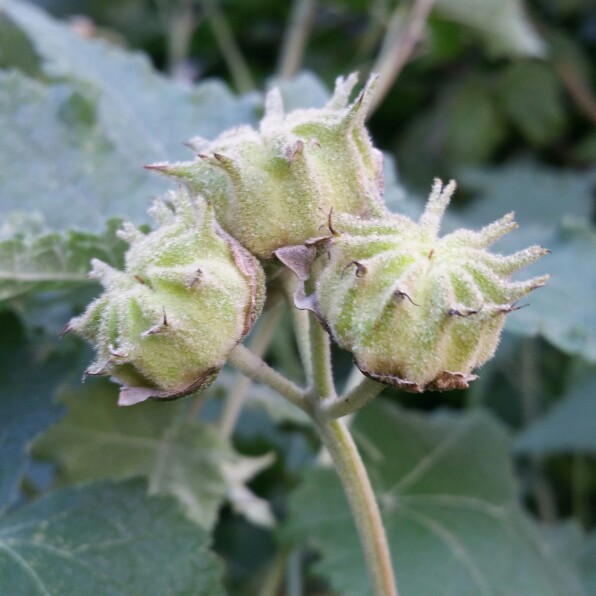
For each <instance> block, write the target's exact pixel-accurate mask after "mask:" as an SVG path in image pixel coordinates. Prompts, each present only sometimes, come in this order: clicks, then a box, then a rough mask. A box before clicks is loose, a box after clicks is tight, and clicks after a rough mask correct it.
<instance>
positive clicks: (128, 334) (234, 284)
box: [66, 192, 264, 405]
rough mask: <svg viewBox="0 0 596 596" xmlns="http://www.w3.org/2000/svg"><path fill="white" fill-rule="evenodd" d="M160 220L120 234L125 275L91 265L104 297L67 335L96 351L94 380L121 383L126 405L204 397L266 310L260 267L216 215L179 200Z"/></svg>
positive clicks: (166, 205)
mask: <svg viewBox="0 0 596 596" xmlns="http://www.w3.org/2000/svg"><path fill="white" fill-rule="evenodd" d="M152 215H153V217H154V218H155V219H156V221H158V222H159V224H161V225H160V227H158V228H157V229H156V230H155V231H153V232H151V233H149V234H143V233H142V232H140V231H139V230H137V229H136V228H134V227H133V226H132V225H130V224H128V225H125V226H124V227H123V229H122V232H121V236H122V237H123V238H124V239H125V240H126V241H128V242H129V243H130V248H129V250H128V252H127V255H126V270H125V271H124V272H121V271H116V270H115V269H113V268H111V267H110V266H109V265H106V264H105V263H102V262H101V261H98V260H95V261H94V262H93V271H92V274H91V275H92V276H93V277H95V278H97V279H98V280H99V281H100V282H101V284H102V285H103V286H104V288H105V291H104V293H103V294H102V295H101V296H100V297H99V298H97V299H96V300H95V301H94V302H92V303H91V304H90V305H89V307H88V308H87V311H86V312H85V313H84V314H83V315H81V316H80V317H77V318H75V319H73V320H72V321H71V322H70V323H69V324H68V326H67V329H66V330H67V331H76V332H77V333H80V334H81V335H82V336H83V337H85V338H86V339H87V340H88V341H89V342H91V343H92V344H94V347H95V350H96V353H97V357H96V360H95V362H93V363H92V364H91V365H90V366H89V368H88V369H87V371H86V374H88V375H104V374H105V375H111V376H113V377H115V378H116V380H118V381H119V382H120V383H121V384H122V385H123V388H122V389H121V392H120V404H121V405H131V404H134V403H138V402H140V401H144V400H146V399H148V398H156V399H174V398H177V397H182V396H184V395H188V394H189V393H192V392H194V391H197V390H199V389H202V388H205V387H206V386H207V385H208V384H209V383H211V382H212V381H213V380H214V379H215V377H216V375H217V373H218V372H219V369H220V368H221V367H222V366H223V365H224V364H225V361H226V359H227V356H228V354H229V352H230V350H231V349H232V348H234V346H235V345H236V344H237V343H238V342H240V341H241V340H242V339H243V338H244V336H245V335H246V334H247V333H248V331H249V330H250V328H251V326H252V324H253V323H254V321H255V320H256V318H257V316H258V315H259V313H260V311H261V309H262V306H263V299H264V274H263V271H262V269H261V267H260V265H259V263H258V261H257V260H256V259H255V258H254V257H253V256H252V255H251V254H250V253H249V252H248V251H246V250H245V249H244V248H242V247H241V246H240V245H239V244H238V242H237V241H236V240H234V239H233V238H231V237H230V236H228V234H226V233H225V232H224V231H223V230H222V229H221V228H219V226H218V224H217V222H216V221H215V218H214V215H213V209H212V208H211V207H210V206H208V205H207V204H206V203H204V202H203V201H199V200H193V199H191V197H190V196H189V195H188V194H186V193H185V192H179V193H172V194H170V195H169V196H168V197H167V198H166V200H165V201H164V200H160V201H158V202H156V204H155V205H154V207H153V209H152Z"/></svg>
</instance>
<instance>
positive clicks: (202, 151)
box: [148, 75, 385, 259]
mask: <svg viewBox="0 0 596 596" xmlns="http://www.w3.org/2000/svg"><path fill="white" fill-rule="evenodd" d="M374 83H375V78H371V79H370V80H369V82H368V84H367V85H366V87H365V88H364V89H363V90H362V92H361V93H360V95H359V96H358V97H357V99H356V100H355V101H354V102H353V103H352V104H349V105H348V98H349V96H350V93H351V91H352V89H353V87H354V85H355V84H356V76H355V75H351V76H349V77H348V78H347V79H343V78H339V79H338V80H337V82H336V88H335V93H334V94H333V97H332V98H331V99H330V100H329V102H328V103H327V105H326V106H325V107H324V108H321V109H310V110H296V111H293V112H290V113H288V114H285V113H284V110H283V102H282V99H281V94H280V92H279V90H278V89H273V90H272V91H271V92H270V93H269V94H268V96H267V100H266V112H265V116H264V118H263V120H262V121H261V125H260V127H259V130H258V131H257V130H255V129H253V128H251V127H249V126H241V127H238V128H235V129H232V130H229V131H226V132H225V133H223V134H222V135H220V136H219V137H218V138H217V139H215V140H214V141H212V142H208V141H204V140H203V139H200V140H195V141H193V142H192V146H193V147H194V148H196V149H198V151H199V154H198V158H197V160H196V161H194V162H180V163H171V164H170V163H163V164H156V165H153V166H148V167H150V168H152V169H155V170H158V171H160V172H162V173H165V174H168V175H171V176H174V177H177V178H179V179H181V180H183V181H184V182H185V183H186V184H187V185H188V186H189V188H190V189H191V190H192V191H193V193H199V194H202V195H203V196H205V197H206V198H207V199H208V200H209V201H210V202H212V203H213V205H214V208H215V212H216V215H217V219H218V221H219V222H220V223H221V225H222V226H223V227H224V229H226V230H227V231H228V232H229V233H230V234H233V236H234V237H235V238H237V239H238V240H239V241H240V242H241V243H242V244H243V245H244V246H245V247H246V248H248V249H249V250H250V251H251V252H252V253H253V254H255V255H256V256H258V257H259V258H264V259H267V258H270V257H271V255H272V253H273V251H275V250H276V249H277V248H279V247H282V246H287V245H291V244H300V243H301V242H304V241H305V240H307V239H308V238H311V237H313V236H317V235H320V234H321V230H323V229H324V228H325V224H326V220H327V217H328V214H329V213H330V212H331V211H332V210H333V212H334V213H352V214H356V215H361V216H364V217H369V216H374V215H377V216H378V215H380V214H382V213H384V212H385V208H384V206H383V203H382V192H383V180H382V154H381V153H380V152H379V151H378V150H376V149H375V148H374V147H373V146H372V143H371V141H370V138H369V135H368V132H367V131H366V128H365V126H364V120H365V117H366V113H367V109H368V105H369V103H370V100H371V98H372V94H373V90H374Z"/></svg>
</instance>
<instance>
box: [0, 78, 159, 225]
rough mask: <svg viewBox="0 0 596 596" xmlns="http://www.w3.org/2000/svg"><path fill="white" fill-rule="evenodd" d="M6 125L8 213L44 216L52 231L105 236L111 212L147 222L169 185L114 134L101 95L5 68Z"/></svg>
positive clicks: (1, 112)
mask: <svg viewBox="0 0 596 596" xmlns="http://www.w3.org/2000/svg"><path fill="white" fill-rule="evenodd" d="M0 130H2V142H1V143H0V205H1V208H0V217H3V218H6V216H7V215H8V214H10V213H12V212H15V211H17V212H21V213H27V214H35V213H38V214H41V216H42V218H43V220H44V223H45V224H46V225H47V226H48V228H49V229H51V230H66V229H69V228H78V229H83V230H88V231H92V232H97V233H100V232H102V231H103V229H104V226H105V221H106V220H107V219H109V218H111V217H125V218H131V219H133V220H134V221H135V222H137V223H140V222H142V221H146V220H147V214H146V212H147V207H148V204H149V201H148V198H149V197H150V195H151V194H152V193H159V192H161V190H163V189H164V188H165V184H161V183H160V181H157V180H154V179H152V178H151V175H150V173H149V172H148V171H147V170H143V168H142V167H141V165H142V162H139V161H138V160H137V159H135V158H134V157H133V156H131V155H130V154H129V153H127V152H126V151H125V149H124V148H123V147H120V146H116V145H115V144H114V143H113V142H112V141H111V140H110V139H109V138H108V137H107V136H106V134H105V132H104V130H103V129H102V125H101V123H100V122H98V115H97V105H96V102H95V100H94V99H92V98H90V97H89V96H88V95H85V94H83V93H82V92H81V91H80V90H77V89H75V88H73V87H72V86H69V85H67V84H57V85H53V86H51V87H48V86H45V85H43V84H41V83H38V82H37V81H34V80H32V79H28V78H27V77H25V76H23V75H21V74H19V73H18V72H16V71H15V72H12V73H2V72H0ZM4 225H6V224H5V223H4V222H3V223H2V226H4Z"/></svg>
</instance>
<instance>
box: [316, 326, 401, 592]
mask: <svg viewBox="0 0 596 596" xmlns="http://www.w3.org/2000/svg"><path fill="white" fill-rule="evenodd" d="M310 347H311V359H312V370H313V381H314V388H313V393H311V394H310V398H311V399H313V400H316V401H315V403H313V409H312V413H311V414H310V415H311V417H312V419H313V422H314V424H315V427H316V429H317V430H318V432H319V435H320V437H321V440H322V441H323V444H324V445H325V447H327V450H328V451H329V455H331V459H332V460H333V464H334V467H335V469H336V471H337V474H338V476H339V478H340V480H341V483H342V485H343V487H344V491H345V493H346V496H347V498H348V502H349V504H350V509H351V510H352V516H353V517H354V522H355V524H356V528H357V530H358V534H359V535H360V542H361V543H362V548H363V550H364V557H365V559H366V564H367V567H368V572H369V575H370V579H371V582H372V586H373V591H374V593H375V595H376V596H397V586H396V583H395V576H394V574H393V566H392V564H391V554H390V552H389V544H388V543H387V536H386V535H385V528H384V527H383V520H382V519H381V513H380V511H379V506H378V504H377V500H376V498H375V494H374V492H373V489H372V486H371V484H370V480H369V478H368V474H367V473H366V468H365V467H364V463H363V462H362V459H361V457H360V454H359V453H358V448H357V447H356V444H355V443H354V440H353V439H352V435H351V434H350V431H349V430H348V427H347V426H346V423H345V422H343V421H342V420H339V419H337V420H327V419H326V414H325V411H324V410H323V408H322V407H321V406H322V405H323V400H324V399H329V398H331V399H335V398H336V394H335V386H334V383H333V371H332V367H331V346H330V341H329V335H328V334H327V333H326V332H325V330H324V329H323V327H322V325H321V324H320V323H319V322H318V321H316V320H315V319H314V317H313V318H311V321H310ZM341 401H342V400H340V402H341Z"/></svg>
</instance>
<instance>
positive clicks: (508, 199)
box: [457, 160, 596, 226]
mask: <svg viewBox="0 0 596 596" xmlns="http://www.w3.org/2000/svg"><path fill="white" fill-rule="evenodd" d="M457 179H458V183H459V184H460V185H461V186H462V187H463V188H464V189H465V190H467V191H474V192H476V193H478V195H479V197H478V198H477V200H475V201H474V202H472V203H471V204H470V206H469V207H467V208H466V209H465V211H464V212H463V217H464V218H465V221H466V222H468V223H469V222H472V223H474V224H475V225H486V224H487V223H489V222H491V221H494V220H495V219H498V218H499V217H502V216H503V215H504V214H505V213H507V212H508V211H515V216H516V220H517V221H518V222H519V223H520V224H521V225H522V226H524V225H527V224H545V225H550V226H552V225H557V226H558V225H559V223H560V222H561V220H562V219H563V218H564V217H576V218H579V219H582V220H584V219H585V220H589V218H590V217H591V213H592V200H593V199H592V188H593V185H594V182H595V181H596V170H592V171H585V172H582V171H574V170H571V169H556V168H552V167H548V166H544V165H539V164H537V163H534V162H531V161H523V160H519V161H514V162H510V163H508V164H505V165H504V166H500V167H498V168H475V169H471V168H470V169H464V170H461V171H460V172H459V173H458V176H457Z"/></svg>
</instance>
